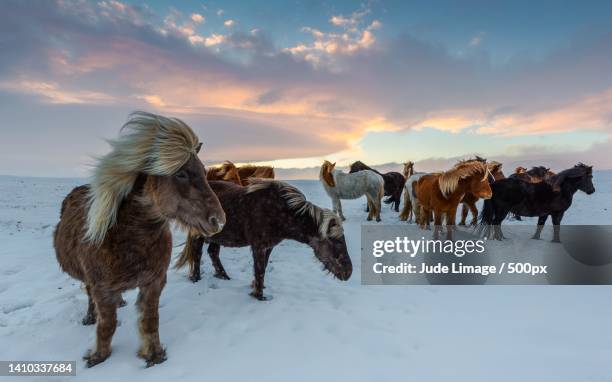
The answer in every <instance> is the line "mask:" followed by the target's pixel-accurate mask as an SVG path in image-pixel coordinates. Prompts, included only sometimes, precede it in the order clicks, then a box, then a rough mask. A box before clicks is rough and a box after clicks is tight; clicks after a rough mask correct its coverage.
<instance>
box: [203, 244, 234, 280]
mask: <svg viewBox="0 0 612 382" xmlns="http://www.w3.org/2000/svg"><path fill="white" fill-rule="evenodd" d="M219 252H221V246H220V245H219V244H217V243H210V244H209V245H208V256H209V257H210V261H211V262H212V265H213V267H214V268H215V277H216V278H218V279H222V280H230V277H229V276H228V275H227V272H225V268H223V264H221V259H220V258H219ZM200 255H201V252H200Z"/></svg>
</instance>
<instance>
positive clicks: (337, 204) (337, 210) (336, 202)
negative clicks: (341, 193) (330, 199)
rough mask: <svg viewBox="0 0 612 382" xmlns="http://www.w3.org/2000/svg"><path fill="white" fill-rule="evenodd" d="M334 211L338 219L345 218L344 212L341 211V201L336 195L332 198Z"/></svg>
mask: <svg viewBox="0 0 612 382" xmlns="http://www.w3.org/2000/svg"><path fill="white" fill-rule="evenodd" d="M334 212H335V213H337V214H338V216H340V219H342V220H346V218H345V217H344V214H343V213H342V202H340V198H338V197H336V198H335V199H334Z"/></svg>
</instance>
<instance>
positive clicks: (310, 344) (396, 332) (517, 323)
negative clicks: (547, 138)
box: [0, 172, 612, 382]
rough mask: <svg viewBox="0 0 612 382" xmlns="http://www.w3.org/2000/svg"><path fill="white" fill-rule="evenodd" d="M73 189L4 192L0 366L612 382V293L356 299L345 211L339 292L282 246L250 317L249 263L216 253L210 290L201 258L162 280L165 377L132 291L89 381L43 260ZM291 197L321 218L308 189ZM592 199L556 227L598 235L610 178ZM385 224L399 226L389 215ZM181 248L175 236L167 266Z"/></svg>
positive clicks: (212, 377)
mask: <svg viewBox="0 0 612 382" xmlns="http://www.w3.org/2000/svg"><path fill="white" fill-rule="evenodd" d="M81 182H82V181H81V180H78V179H72V180H70V179H43V178H16V177H6V176H5V177H0V243H2V245H1V246H0V264H1V265H0V360H77V377H76V378H75V377H71V378H67V379H69V380H72V381H74V380H87V381H92V380H93V381H97V380H100V381H138V380H147V381H168V380H173V379H179V378H180V379H181V380H206V381H327V380H329V381H390V380H398V381H442V380H449V379H452V380H454V381H470V382H473V381H495V382H497V381H555V382H558V381H568V382H570V381H571V382H576V381H612V372H611V371H612V367H611V363H610V360H611V359H612V329H611V326H610V322H612V288H611V287H584V286H583V287H567V286H537V287H536V286H462V287H459V286H435V287H434V286H362V285H361V284H360V279H359V275H360V261H359V256H360V240H359V235H360V224H361V223H363V222H364V221H365V217H366V215H365V213H364V212H363V208H364V205H365V201H364V200H357V201H344V202H343V205H344V210H345V214H346V216H347V219H348V220H347V221H346V223H345V228H344V229H345V232H346V236H347V242H348V245H349V251H350V254H351V257H352V259H353V266H354V270H353V277H352V278H351V279H350V280H349V281H348V282H341V281H338V280H335V279H333V278H332V277H331V276H328V275H326V274H325V273H323V272H322V271H321V270H320V266H319V264H318V263H317V262H316V261H315V260H314V257H313V255H312V252H311V250H310V248H308V247H306V246H303V245H300V244H297V243H295V242H284V243H282V244H281V245H280V246H278V247H277V248H276V249H275V250H274V252H273V253H272V257H271V260H270V265H269V267H268V272H267V274H266V285H267V288H266V290H265V293H266V294H267V295H268V296H272V299H271V300H270V301H267V302H259V301H256V300H254V299H253V298H251V297H249V296H248V292H249V285H250V282H251V279H252V270H251V256H250V254H249V250H248V249H247V248H244V249H237V250H232V249H223V250H222V252H221V256H222V260H223V263H224V265H225V268H226V270H227V271H228V273H229V275H230V276H231V277H232V280H230V281H224V280H218V279H216V278H213V277H212V276H211V265H210V261H209V260H208V258H206V257H205V260H204V263H203V270H204V274H203V280H202V281H200V282H199V283H197V284H193V283H191V282H189V281H188V279H187V278H186V270H180V271H175V270H173V269H171V270H169V272H168V284H167V286H166V288H165V290H164V292H163V294H162V298H161V307H160V335H161V340H162V343H163V344H164V345H165V346H166V347H167V352H168V361H166V362H165V363H163V364H161V365H157V366H155V367H152V368H149V369H146V368H144V362H143V361H142V360H141V359H139V358H137V357H136V350H137V349H138V346H139V339H138V330H137V325H136V309H135V308H134V301H135V297H136V291H130V292H128V293H126V294H125V298H126V300H127V301H128V303H129V304H128V306H126V307H124V308H121V309H120V310H119V319H120V321H121V325H120V326H119V327H118V329H117V331H116V333H115V336H114V339H113V354H112V355H111V357H110V358H109V359H108V360H107V361H106V362H104V363H102V364H100V365H98V366H96V367H94V368H92V369H85V368H84V367H83V361H81V357H82V355H83V354H84V353H85V351H86V350H87V349H88V348H90V347H91V346H93V344H94V342H95V330H94V327H93V326H88V327H85V326H82V325H81V318H82V316H83V314H84V313H85V310H86V302H87V299H86V296H85V294H84V293H83V292H82V291H81V290H80V289H79V283H78V282H77V281H75V280H73V279H71V278H70V277H69V276H68V275H66V274H63V273H62V272H61V271H60V269H59V265H58V264H57V261H56V259H55V254H54V251H53V247H52V233H53V229H54V226H55V224H56V223H57V221H58V218H59V209H60V203H61V200H62V199H63V197H64V196H65V195H66V194H67V193H68V192H69V191H70V190H71V189H72V187H73V186H75V185H77V184H80V183H81ZM293 183H294V184H295V185H297V186H298V187H299V188H300V189H301V190H303V192H304V193H305V194H306V195H307V197H308V198H309V199H310V200H312V201H314V202H315V203H317V204H319V205H322V206H326V207H328V206H330V205H331V203H330V201H329V199H328V198H327V196H326V195H325V194H324V191H323V189H322V187H321V185H320V184H319V183H318V182H316V181H296V182H293ZM594 183H595V187H596V189H597V191H596V193H595V194H593V195H591V196H589V197H587V196H586V195H585V194H583V193H581V192H579V193H578V194H577V195H576V197H575V199H574V205H573V206H572V207H571V209H570V210H569V211H568V213H567V214H566V217H565V219H564V221H563V222H564V223H566V224H609V222H610V213H609V209H610V208H612V199H611V196H612V172H596V173H595V179H594ZM382 217H383V222H385V223H398V224H405V223H402V222H399V220H398V217H397V213H395V212H393V211H391V209H390V208H389V207H388V206H385V207H384V211H383V216H382ZM525 220H526V221H525V222H523V223H522V224H532V225H535V221H534V219H525ZM509 224H514V222H509ZM550 229H551V228H550V227H548V228H547V229H546V230H545V231H544V234H543V237H544V238H547V239H550V235H551V233H550ZM183 240H184V235H183V234H181V233H177V234H176V235H175V238H174V244H175V245H176V246H177V247H176V248H175V249H174V256H176V255H178V253H179V251H180V250H181V247H180V246H179V245H180V244H181V243H182V242H183ZM27 379H28V378H27V377H22V379H20V381H21V380H24V381H25V380H27ZM50 379H52V380H58V379H59V378H50ZM36 380H44V378H37V379H36Z"/></svg>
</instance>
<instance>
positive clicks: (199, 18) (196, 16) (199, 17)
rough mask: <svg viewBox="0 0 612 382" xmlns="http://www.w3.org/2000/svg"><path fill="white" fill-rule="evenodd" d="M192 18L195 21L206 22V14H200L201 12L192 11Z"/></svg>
mask: <svg viewBox="0 0 612 382" xmlns="http://www.w3.org/2000/svg"><path fill="white" fill-rule="evenodd" d="M191 20H192V21H193V22H194V23H198V24H201V23H203V22H204V16H202V15H201V14H199V13H192V14H191Z"/></svg>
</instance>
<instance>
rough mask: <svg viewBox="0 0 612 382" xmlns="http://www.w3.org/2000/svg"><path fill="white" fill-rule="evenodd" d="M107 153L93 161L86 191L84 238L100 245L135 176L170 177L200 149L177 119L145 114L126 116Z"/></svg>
mask: <svg viewBox="0 0 612 382" xmlns="http://www.w3.org/2000/svg"><path fill="white" fill-rule="evenodd" d="M109 144H110V145H111V151H110V152H109V153H108V154H106V155H104V156H102V157H100V158H99V159H98V161H97V164H96V167H95V170H94V174H93V179H92V182H91V186H90V190H89V200H88V202H89V205H88V207H89V210H88V213H87V230H86V232H85V239H86V240H88V241H91V242H93V243H94V244H100V243H102V241H103V240H104V238H105V236H106V233H107V232H108V230H109V229H110V228H111V227H112V226H113V225H114V224H115V222H116V220H117V211H118V210H119V206H120V204H121V201H122V200H123V199H125V197H126V196H127V195H128V194H129V193H130V192H131V191H132V187H133V185H134V182H135V181H136V178H137V176H138V174H139V173H145V174H149V175H170V174H173V173H175V172H176V171H178V170H179V169H180V168H181V167H182V166H183V165H184V164H185V163H186V162H187V161H188V160H189V158H190V157H191V155H197V152H198V150H199V148H200V143H199V140H198V137H197V136H196V135H195V133H194V132H193V130H191V128H190V127H189V126H188V125H187V124H186V123H185V122H183V121H181V120H180V119H177V118H166V117H163V116H160V115H155V114H151V113H146V112H135V113H132V114H130V116H129V118H128V121H127V122H126V123H125V125H123V127H122V128H121V134H120V135H119V138H117V139H116V140H110V141H109Z"/></svg>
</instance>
